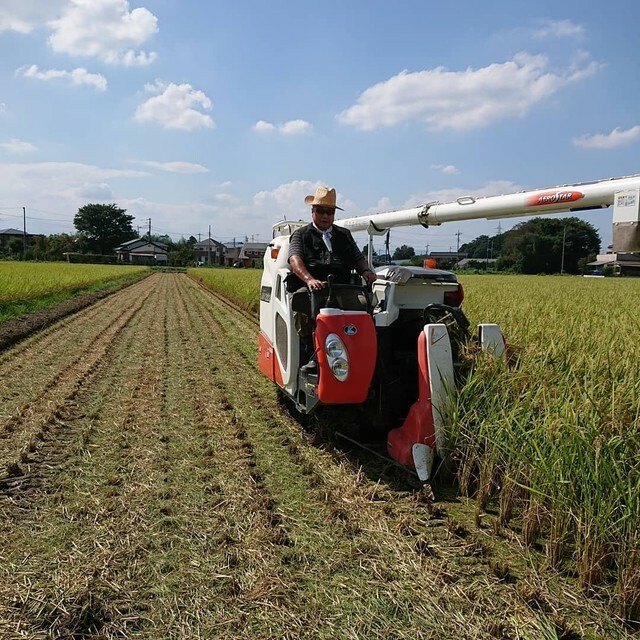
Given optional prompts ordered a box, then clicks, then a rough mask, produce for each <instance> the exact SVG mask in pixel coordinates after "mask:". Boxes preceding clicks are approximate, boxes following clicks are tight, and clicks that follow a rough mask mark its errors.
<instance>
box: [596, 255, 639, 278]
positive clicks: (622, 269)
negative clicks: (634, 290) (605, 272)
mask: <svg viewBox="0 0 640 640" xmlns="http://www.w3.org/2000/svg"><path fill="white" fill-rule="evenodd" d="M587 265H588V266H589V267H593V269H594V270H597V271H600V270H602V269H603V268H604V267H613V273H614V275H616V276H636V277H638V276H640V253H604V254H602V255H599V256H597V257H596V259H595V260H594V261H593V262H589V263H587Z"/></svg>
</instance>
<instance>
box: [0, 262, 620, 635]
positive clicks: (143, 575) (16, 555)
mask: <svg viewBox="0 0 640 640" xmlns="http://www.w3.org/2000/svg"><path fill="white" fill-rule="evenodd" d="M6 330H7V328H6V327H5V331H6ZM1 333H2V329H1V328H0V334H1ZM256 333H257V326H256V322H255V319H254V318H253V317H252V316H250V315H247V314H245V313H243V312H242V311H240V310H238V309H236V308H234V307H233V306H231V305H230V304H229V303H228V302H226V301H224V300H222V299H221V298H219V297H217V296H216V295H214V294H212V293H210V292H208V291H206V290H204V289H203V288H201V287H200V286H199V285H197V284H196V283H195V282H193V281H192V280H190V279H189V278H188V277H187V276H186V275H184V274H171V273H157V274H154V275H152V276H150V277H148V278H146V279H145V280H143V281H140V282H138V283H136V284H134V285H132V286H130V287H128V288H126V289H124V290H122V291H119V292H117V293H114V294H113V295H110V296H109V297H107V298H104V299H101V300H99V301H97V302H95V304H92V305H91V306H89V307H87V308H85V309H83V310H81V311H79V312H77V313H75V314H72V315H69V316H67V317H65V318H64V319H63V320H61V321H59V322H57V323H55V324H52V325H50V326H48V327H47V328H46V329H44V330H42V331H40V332H37V333H33V335H31V336H30V337H28V338H27V339H24V340H22V341H21V342H19V343H18V344H17V345H16V346H14V347H12V348H8V349H6V350H5V351H4V352H2V353H0V540H1V541H2V545H1V546H0V638H3V639H4V638H42V639H44V638H69V639H77V638H145V639H154V640H156V639H159V638H175V639H178V638H179V639H186V638H252V639H253V640H256V639H259V638H314V639H315V638H363V639H364V638H382V637H384V638H388V639H390V638H433V639H435V638H438V639H439V640H443V639H447V638H457V639H461V638H531V639H536V640H539V639H541V638H563V639H565V640H569V639H579V638H628V637H631V635H632V632H631V631H630V630H629V629H626V628H625V627H624V626H623V625H622V624H621V623H620V622H619V621H617V620H616V619H615V618H614V617H613V616H612V614H611V613H610V611H609V609H608V608H607V606H606V603H605V602H599V601H597V600H594V599H593V598H592V599H588V598H586V597H584V596H583V595H582V594H581V593H580V592H579V590H578V589H577V588H576V587H575V586H574V585H573V583H572V582H571V581H570V580H567V579H560V578H558V576H556V574H555V573H554V572H553V571H550V570H549V571H547V570H545V569H544V567H543V566H541V556H540V557H539V556H538V555H537V552H536V551H535V550H528V549H524V548H523V547H522V546H521V545H520V544H519V543H518V540H517V538H516V537H515V536H512V537H509V536H507V535H506V534H504V533H503V534H502V535H496V532H495V531H494V530H493V528H492V527H491V526H489V525H488V524H487V522H481V521H474V517H473V513H474V509H473V504H472V503H470V502H469V501H466V500H462V499H459V498H456V497H455V496H454V495H453V494H452V493H451V492H449V491H448V490H447V489H446V487H441V488H440V489H439V490H438V488H437V487H436V493H437V494H438V496H439V500H438V501H437V502H436V503H435V504H430V503H428V502H425V501H424V500H422V499H421V496H420V494H419V493H417V492H416V491H415V490H414V488H413V486H412V484H411V482H410V481H409V480H408V479H407V478H405V477H404V475H403V474H397V473H394V471H393V469H392V468H390V467H388V466H387V465H385V464H381V463H380V462H379V461H377V460H371V459H369V458H367V456H366V455H361V454H360V453H359V452H358V451H356V450H352V449H349V448H348V447H346V446H339V444H337V443H335V442H333V439H332V438H331V437H324V438H323V437H322V436H321V435H319V434H320V432H321V431H323V430H322V429H320V431H316V432H313V431H305V430H302V429H301V428H300V426H299V425H298V424H297V423H296V422H295V421H294V420H293V419H292V418H291V417H290V416H289V415H288V414H287V413H286V412H284V411H283V410H282V408H281V406H280V405H279V403H278V401H277V397H276V393H275V390H274V388H273V386H272V385H271V383H270V382H269V381H267V380H266V379H264V378H263V377H262V376H261V374H260V373H259V372H258V370H257V367H256ZM14 341H15V340H14Z"/></svg>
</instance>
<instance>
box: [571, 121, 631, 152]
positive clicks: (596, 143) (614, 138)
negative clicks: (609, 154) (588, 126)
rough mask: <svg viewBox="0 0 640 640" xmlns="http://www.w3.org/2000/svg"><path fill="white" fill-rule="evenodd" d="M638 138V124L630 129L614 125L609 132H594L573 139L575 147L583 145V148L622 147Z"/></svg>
mask: <svg viewBox="0 0 640 640" xmlns="http://www.w3.org/2000/svg"><path fill="white" fill-rule="evenodd" d="M639 139H640V125H639V124H637V125H636V126H635V127H631V128H630V129H626V130H623V129H620V127H616V128H615V129H614V130H613V131H612V132H611V133H594V134H590V135H584V136H580V137H579V138H574V139H573V144H574V145H575V146H576V147H584V148H585V149H614V148H616V147H622V146H624V145H626V144H631V143H632V142H634V141H636V140H639Z"/></svg>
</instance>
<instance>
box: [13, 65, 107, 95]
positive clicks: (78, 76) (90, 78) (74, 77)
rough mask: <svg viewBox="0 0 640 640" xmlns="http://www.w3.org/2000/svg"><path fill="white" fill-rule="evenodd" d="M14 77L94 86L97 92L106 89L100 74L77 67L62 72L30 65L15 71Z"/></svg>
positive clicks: (105, 80)
mask: <svg viewBox="0 0 640 640" xmlns="http://www.w3.org/2000/svg"><path fill="white" fill-rule="evenodd" d="M16 75H22V76H24V77H25V78H35V79H36V80H58V79H65V80H70V81H71V83H72V84H75V85H82V84H88V85H92V86H94V87H95V88H96V89H98V90H99V91H105V90H106V89H107V79H106V78H105V77H104V76H103V75H102V74H100V73H89V72H88V71H87V70H86V69H83V68H82V67H78V68H77V69H72V70H71V71H63V70H61V69H48V70H47V71H44V70H42V71H41V70H40V69H38V66H37V65H35V64H32V65H30V66H27V67H21V68H20V69H17V70H16Z"/></svg>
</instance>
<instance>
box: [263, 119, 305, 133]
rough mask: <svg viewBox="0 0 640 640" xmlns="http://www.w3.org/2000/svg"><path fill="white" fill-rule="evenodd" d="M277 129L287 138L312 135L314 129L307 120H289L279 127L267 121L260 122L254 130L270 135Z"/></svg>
mask: <svg viewBox="0 0 640 640" xmlns="http://www.w3.org/2000/svg"><path fill="white" fill-rule="evenodd" d="M276 129H277V130H278V132H280V133H282V134H283V135H285V136H299V135H305V134H307V133H310V132H311V130H312V129H313V127H312V126H311V123H309V122H307V121H306V120H288V121H287V122H285V123H283V124H279V125H277V126H276V125H275V124H272V123H271V122H267V121H266V120H258V122H256V123H255V124H254V125H253V130H254V131H257V132H258V133H269V132H271V131H275V130H276Z"/></svg>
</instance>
